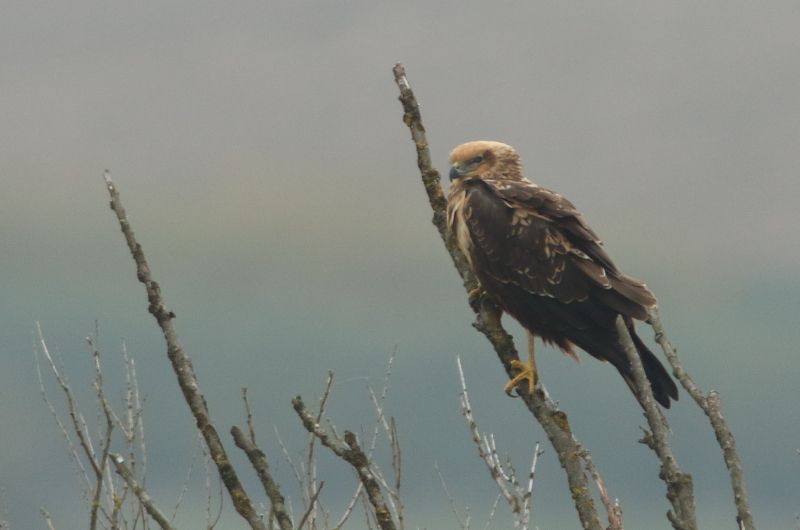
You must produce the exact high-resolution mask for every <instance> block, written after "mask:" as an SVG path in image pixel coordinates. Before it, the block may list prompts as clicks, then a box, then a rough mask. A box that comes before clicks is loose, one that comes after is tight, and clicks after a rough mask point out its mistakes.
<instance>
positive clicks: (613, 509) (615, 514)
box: [581, 449, 624, 530]
mask: <svg viewBox="0 0 800 530" xmlns="http://www.w3.org/2000/svg"><path fill="white" fill-rule="evenodd" d="M581 458H583V461H584V463H585V464H586V471H588V472H589V475H590V476H591V477H592V480H594V483H595V485H596V486H597V491H598V492H599V493H600V502H601V503H602V504H603V506H604V507H605V509H606V514H607V515H608V528H607V530H624V529H623V527H622V506H620V504H619V500H618V499H616V500H614V501H613V502H612V501H611V499H610V498H609V496H608V490H607V489H606V483H605V481H604V480H603V477H602V476H600V472H599V471H598V470H597V467H595V465H594V461H593V460H592V455H591V453H590V452H589V451H588V450H586V449H583V450H582V453H581Z"/></svg>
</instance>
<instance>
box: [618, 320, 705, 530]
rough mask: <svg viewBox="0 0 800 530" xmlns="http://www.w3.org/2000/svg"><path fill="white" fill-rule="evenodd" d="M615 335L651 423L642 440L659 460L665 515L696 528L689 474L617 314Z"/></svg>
mask: <svg viewBox="0 0 800 530" xmlns="http://www.w3.org/2000/svg"><path fill="white" fill-rule="evenodd" d="M616 325H617V335H618V336H619V338H620V344H621V345H622V347H623V349H624V350H625V355H626V356H627V357H628V362H629V363H630V365H631V371H632V373H633V380H634V383H635V385H634V386H635V390H636V397H637V398H639V402H640V403H641V404H642V407H643V408H644V414H645V417H646V418H647V424H648V425H649V426H650V432H651V434H652V436H645V443H646V444H647V446H648V447H650V448H651V449H652V450H653V451H654V452H655V453H656V455H658V459H659V460H660V461H661V472H660V473H659V476H660V477H661V479H662V480H663V481H664V482H665V483H666V485H667V499H669V502H670V503H671V504H672V509H671V510H670V511H669V512H667V518H668V519H669V520H670V522H671V523H672V526H673V528H675V530H696V528H697V519H696V517H695V509H694V491H693V489H694V488H693V485H692V476H691V475H689V474H688V473H684V472H683V471H681V468H680V466H678V461H677V460H676V459H675V455H673V454H672V449H671V448H670V446H669V443H668V442H667V436H668V434H669V429H668V427H667V422H666V420H665V419H664V417H663V414H662V413H661V410H660V409H659V408H658V405H657V404H656V401H655V398H654V397H653V390H652V388H651V386H650V382H649V381H648V379H647V375H646V374H645V372H644V366H643V365H642V359H641V357H639V353H638V352H637V350H636V346H635V345H634V344H633V339H631V336H630V333H629V332H628V326H627V325H625V321H624V320H623V319H622V317H621V316H618V317H617V322H616Z"/></svg>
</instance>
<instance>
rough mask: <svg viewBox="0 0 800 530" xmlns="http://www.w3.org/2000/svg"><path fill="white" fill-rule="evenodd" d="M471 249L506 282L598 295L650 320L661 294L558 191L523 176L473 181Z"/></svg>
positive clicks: (468, 211)
mask: <svg viewBox="0 0 800 530" xmlns="http://www.w3.org/2000/svg"><path fill="white" fill-rule="evenodd" d="M464 218H465V222H466V223H467V226H468V227H469V230H470V234H471V237H472V242H473V245H474V252H473V253H474V254H476V256H475V257H476V258H477V259H478V261H480V262H482V266H484V267H485V272H486V273H487V274H489V275H490V276H491V277H492V278H494V279H495V280H496V281H498V282H501V283H503V284H512V285H517V286H519V287H520V288H522V289H524V290H525V291H528V292H530V293H531V294H536V295H539V296H546V297H550V298H554V299H556V300H558V301H560V302H562V303H564V304H570V303H573V302H575V301H578V302H580V301H586V300H588V299H590V298H591V299H594V300H596V301H598V302H601V303H602V304H604V305H607V306H609V307H610V308H612V309H614V310H615V311H616V312H619V313H621V314H623V315H625V316H627V317H632V318H637V319H646V318H647V309H648V308H650V307H652V306H653V305H654V304H655V302H656V300H655V297H654V296H653V295H652V293H651V292H650V291H649V290H648V289H647V287H645V285H644V284H643V283H641V282H639V281H637V280H635V279H633V278H631V277H629V276H626V275H625V274H623V273H622V272H621V271H620V270H619V269H618V268H617V267H616V266H615V265H614V263H613V261H612V260H611V258H610V257H609V256H608V254H607V253H606V252H605V250H604V249H603V247H602V246H601V242H600V239H599V238H598V237H597V234H595V233H594V231H593V230H592V229H591V228H590V227H589V226H588V225H587V224H586V222H585V221H584V219H583V217H582V216H581V214H580V213H579V212H578V211H577V210H576V209H575V206H574V205H573V204H572V203H571V202H569V201H568V200H567V199H565V198H564V197H562V196H561V195H559V194H557V193H554V192H552V191H549V190H546V189H544V188H540V187H538V186H535V185H533V184H531V183H529V182H526V181H492V180H484V181H481V180H474V181H472V182H470V183H469V190H468V193H467V199H466V203H465V216H464Z"/></svg>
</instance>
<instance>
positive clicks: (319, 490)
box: [297, 481, 325, 528]
mask: <svg viewBox="0 0 800 530" xmlns="http://www.w3.org/2000/svg"><path fill="white" fill-rule="evenodd" d="M324 485H325V482H324V481H321V482H320V483H319V487H318V488H317V491H315V492H314V496H313V497H311V500H310V502H309V505H308V508H307V509H306V513H304V514H303V517H301V518H300V522H299V523H297V528H303V525H304V524H306V519H308V516H309V515H311V512H312V510H313V509H314V505H315V504H317V499H318V498H319V494H320V493H322V487H323V486H324Z"/></svg>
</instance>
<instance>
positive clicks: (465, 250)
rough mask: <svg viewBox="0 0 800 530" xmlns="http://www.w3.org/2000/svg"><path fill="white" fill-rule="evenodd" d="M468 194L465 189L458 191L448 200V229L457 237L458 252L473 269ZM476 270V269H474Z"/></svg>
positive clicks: (454, 191)
mask: <svg viewBox="0 0 800 530" xmlns="http://www.w3.org/2000/svg"><path fill="white" fill-rule="evenodd" d="M466 201H467V192H466V190H464V189H456V190H453V192H452V193H451V194H450V196H449V197H448V198H447V227H448V228H449V229H450V233H451V234H453V235H454V236H455V240H456V245H457V246H458V250H460V251H461V253H462V254H464V257H465V258H467V262H468V263H469V266H470V268H472V237H471V236H470V233H469V228H468V227H467V223H466V220H465V215H468V212H467V211H466V208H467V207H466ZM473 270H474V269H473Z"/></svg>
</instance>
